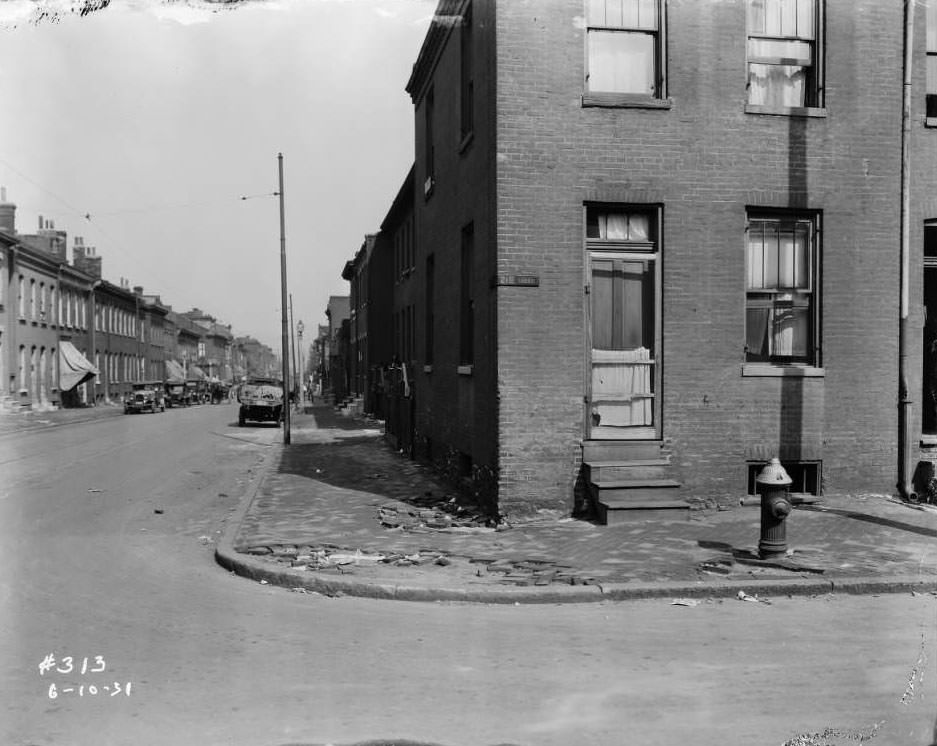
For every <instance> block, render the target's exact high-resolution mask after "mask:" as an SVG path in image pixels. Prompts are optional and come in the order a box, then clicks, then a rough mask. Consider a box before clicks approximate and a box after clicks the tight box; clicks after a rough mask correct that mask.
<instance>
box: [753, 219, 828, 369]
mask: <svg viewBox="0 0 937 746" xmlns="http://www.w3.org/2000/svg"><path fill="white" fill-rule="evenodd" d="M819 232H820V231H819V216H818V215H816V214H781V213H773V214H772V213H759V212H750V213H749V216H748V227H747V228H746V239H747V240H746V250H745V258H746V277H747V279H746V295H745V361H746V362H749V363H773V364H781V365H784V364H801V365H810V366H819V365H820V360H819V357H820V352H819V351H820V341H819V330H818V327H819V323H818V319H819V287H820V284H819V282H818V281H817V275H818V267H819V261H818V259H819V257H818V254H819V239H818V237H819Z"/></svg>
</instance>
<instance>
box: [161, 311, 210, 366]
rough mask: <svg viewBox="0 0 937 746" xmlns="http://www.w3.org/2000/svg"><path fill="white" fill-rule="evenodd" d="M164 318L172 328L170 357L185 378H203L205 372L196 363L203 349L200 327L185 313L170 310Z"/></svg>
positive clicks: (201, 355)
mask: <svg viewBox="0 0 937 746" xmlns="http://www.w3.org/2000/svg"><path fill="white" fill-rule="evenodd" d="M166 320H167V322H168V323H169V325H170V329H171V330H172V331H171V333H170V338H171V340H172V345H171V355H170V358H171V359H172V360H173V362H174V363H175V364H176V365H177V366H179V367H181V369H182V372H183V375H184V377H185V379H186V380H189V381H193V380H202V379H203V378H205V372H204V371H203V370H202V369H201V368H200V367H199V365H198V363H199V360H200V358H202V357H203V353H204V349H205V343H204V342H203V339H202V333H203V332H202V327H200V326H199V325H198V324H196V323H195V322H194V321H193V320H192V319H190V318H189V317H188V316H186V315H185V314H181V313H176V312H175V311H172V310H170V311H169V313H168V314H167V315H166Z"/></svg>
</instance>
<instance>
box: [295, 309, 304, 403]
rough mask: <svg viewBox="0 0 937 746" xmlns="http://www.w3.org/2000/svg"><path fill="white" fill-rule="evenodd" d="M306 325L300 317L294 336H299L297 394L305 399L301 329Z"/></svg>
mask: <svg viewBox="0 0 937 746" xmlns="http://www.w3.org/2000/svg"><path fill="white" fill-rule="evenodd" d="M305 328H306V327H305V326H304V325H303V320H302V319H300V320H299V321H297V322H296V336H298V337H299V396H300V398H301V399H305V396H304V395H305V387H306V384H305V383H304V381H305V380H306V369H305V367H304V366H303V330H304V329H305Z"/></svg>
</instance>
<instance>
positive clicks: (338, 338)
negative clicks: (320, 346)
mask: <svg viewBox="0 0 937 746" xmlns="http://www.w3.org/2000/svg"><path fill="white" fill-rule="evenodd" d="M325 317H326V319H327V322H328V333H327V337H328V349H327V356H326V359H325V371H324V374H325V379H324V380H325V381H326V383H325V385H326V386H327V387H328V389H329V390H330V391H331V394H332V397H333V398H334V400H335V401H336V402H339V401H342V400H343V399H345V398H346V397H347V396H349V395H350V394H354V393H355V392H354V391H353V389H352V379H351V367H352V353H351V298H350V296H347V295H332V296H330V297H329V302H328V305H327V306H326V307H325Z"/></svg>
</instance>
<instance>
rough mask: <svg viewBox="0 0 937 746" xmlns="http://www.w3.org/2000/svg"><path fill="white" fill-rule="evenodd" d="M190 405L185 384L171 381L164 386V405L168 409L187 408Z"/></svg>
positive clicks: (190, 401)
mask: <svg viewBox="0 0 937 746" xmlns="http://www.w3.org/2000/svg"><path fill="white" fill-rule="evenodd" d="M191 403H192V400H191V395H190V392H189V391H188V389H186V386H185V383H182V382H176V381H173V382H172V383H167V384H166V404H167V406H170V407H187V406H189V405H190V404H191Z"/></svg>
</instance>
